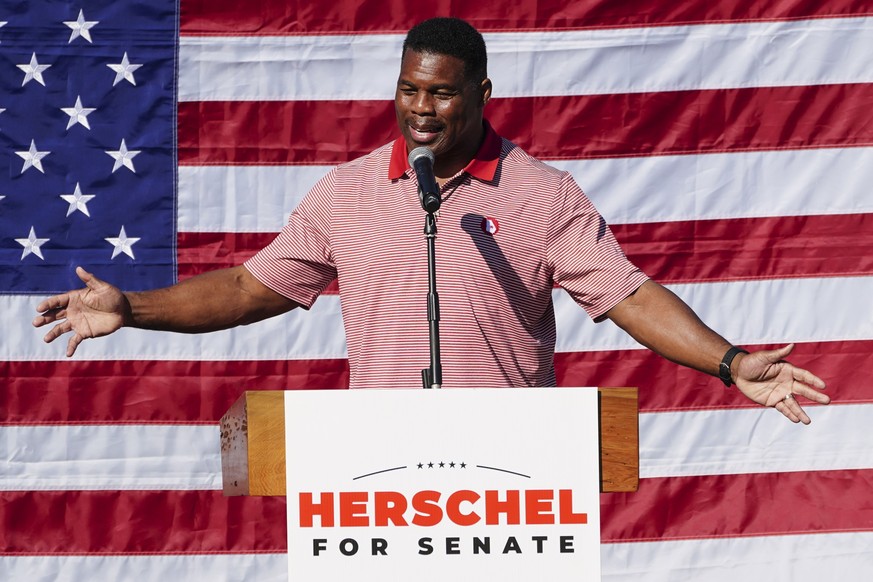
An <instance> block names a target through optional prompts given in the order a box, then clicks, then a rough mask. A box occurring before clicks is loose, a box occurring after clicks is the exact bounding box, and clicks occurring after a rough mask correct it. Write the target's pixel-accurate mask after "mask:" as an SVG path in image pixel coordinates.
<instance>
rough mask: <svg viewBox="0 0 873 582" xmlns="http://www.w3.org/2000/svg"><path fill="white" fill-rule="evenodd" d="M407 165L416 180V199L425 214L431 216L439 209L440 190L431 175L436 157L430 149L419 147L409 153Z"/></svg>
mask: <svg viewBox="0 0 873 582" xmlns="http://www.w3.org/2000/svg"><path fill="white" fill-rule="evenodd" d="M407 159H408V161H409V165H410V166H412V169H413V170H414V171H415V177H416V178H417V179H418V197H419V200H420V201H421V207H422V208H423V209H424V211H425V212H427V213H429V214H433V213H434V212H436V211H437V210H439V209H440V203H441V202H442V201H441V200H440V189H439V186H437V183H436V178H435V177H434V174H433V164H434V162H435V161H436V157H435V156H434V155H433V152H432V151H431V150H430V148H427V147H424V146H422V147H419V148H415V149H414V150H412V151H411V152H409V158H407Z"/></svg>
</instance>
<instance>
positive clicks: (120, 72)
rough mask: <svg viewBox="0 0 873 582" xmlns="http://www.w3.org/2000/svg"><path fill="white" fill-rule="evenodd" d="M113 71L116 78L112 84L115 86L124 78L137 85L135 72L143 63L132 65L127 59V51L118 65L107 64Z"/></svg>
mask: <svg viewBox="0 0 873 582" xmlns="http://www.w3.org/2000/svg"><path fill="white" fill-rule="evenodd" d="M106 66H107V67H109V68H110V69H112V70H113V71H115V80H114V81H113V82H112V86H113V87H115V86H116V85H118V84H119V83H120V82H121V81H122V80H124V81H128V82H129V83H130V84H131V85H134V86H135V85H136V79H134V78H133V72H134V71H135V70H137V69H138V68H140V67H141V66H142V65H132V64H131V63H130V61H129V60H127V53H124V56H123V57H121V62H120V63H118V64H117V65H106Z"/></svg>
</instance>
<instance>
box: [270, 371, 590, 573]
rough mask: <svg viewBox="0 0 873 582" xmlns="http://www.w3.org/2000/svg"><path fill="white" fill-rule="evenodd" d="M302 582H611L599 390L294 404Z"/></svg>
mask: <svg viewBox="0 0 873 582" xmlns="http://www.w3.org/2000/svg"><path fill="white" fill-rule="evenodd" d="M285 419H286V420H285V422H286V427H285V434H286V440H287V442H286V466H287V471H288V474H287V495H288V571H289V580H291V582H295V581H298V580H300V581H306V582H319V581H325V582H327V581H329V582H335V581H336V580H348V579H354V580H356V581H361V582H363V581H370V580H372V581H374V582H375V581H379V582H382V581H384V580H416V581H418V582H430V581H433V582H436V581H440V582H443V581H444V580H501V581H506V582H510V581H517V582H521V581H526V582H528V581H529V582H533V581H541V580H549V581H550V582H562V581H565V580H566V581H570V580H572V581H573V582H584V581H597V580H600V496H599V491H600V476H599V459H600V457H599V451H598V414H597V390H596V389H594V388H517V389H502V390H495V389H487V390H485V389H483V390H459V389H453V390H423V389H417V390H351V391H346V390H342V391H339V390H336V391H333V390H330V391H305V390H301V391H288V392H286V393H285Z"/></svg>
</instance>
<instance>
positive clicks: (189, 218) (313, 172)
mask: <svg viewBox="0 0 873 582" xmlns="http://www.w3.org/2000/svg"><path fill="white" fill-rule="evenodd" d="M331 168H332V166H180V167H179V211H178V216H179V221H178V224H179V232H278V231H279V230H281V229H282V227H283V226H284V225H285V223H286V222H288V215H289V214H290V213H291V211H292V210H293V209H294V208H296V207H297V204H298V203H299V202H300V200H302V199H303V196H305V195H306V193H307V192H309V190H310V188H312V187H313V186H315V183H316V182H318V180H320V179H321V178H322V177H324V175H325V174H327V173H328V172H329V171H330V170H331Z"/></svg>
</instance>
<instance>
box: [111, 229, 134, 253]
mask: <svg viewBox="0 0 873 582" xmlns="http://www.w3.org/2000/svg"><path fill="white" fill-rule="evenodd" d="M137 241H139V238H135V237H128V236H127V233H126V232H124V227H123V226H122V227H121V232H120V233H118V237H109V238H107V239H106V242H108V243H109V244H111V245H112V246H113V247H115V248H114V249H112V258H113V259H114V258H115V257H117V256H118V255H120V254H121V253H124V254H125V255H127V256H128V257H130V258H131V259H135V258H136V257H134V256H133V249H132V248H131V247H132V246H133V245H134V244H135V243H136V242H137Z"/></svg>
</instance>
